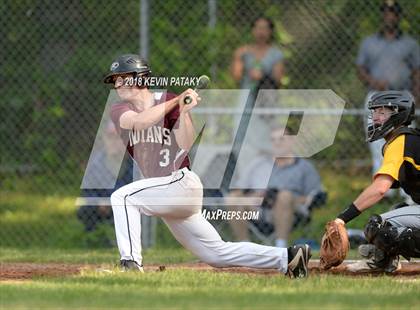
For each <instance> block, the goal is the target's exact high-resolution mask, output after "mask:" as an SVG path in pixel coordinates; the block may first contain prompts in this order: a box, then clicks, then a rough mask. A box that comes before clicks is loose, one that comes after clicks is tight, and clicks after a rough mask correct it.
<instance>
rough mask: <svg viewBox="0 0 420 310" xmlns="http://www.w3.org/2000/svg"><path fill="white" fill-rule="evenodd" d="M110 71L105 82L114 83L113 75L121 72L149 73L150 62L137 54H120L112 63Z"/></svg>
mask: <svg viewBox="0 0 420 310" xmlns="http://www.w3.org/2000/svg"><path fill="white" fill-rule="evenodd" d="M109 70H110V72H109V73H108V75H107V76H105V78H104V83H114V81H113V77H114V76H115V75H120V74H130V73H132V74H135V75H143V76H144V75H149V74H150V73H151V72H152V71H151V70H150V67H149V64H148V63H147V61H146V60H145V59H143V58H141V57H140V56H139V55H136V54H126V55H121V56H118V57H117V58H116V59H115V60H114V61H113V62H112V64H111V67H110V69H109Z"/></svg>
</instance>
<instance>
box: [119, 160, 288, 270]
mask: <svg viewBox="0 0 420 310" xmlns="http://www.w3.org/2000/svg"><path fill="white" fill-rule="evenodd" d="M202 200H203V186H202V184H201V181H200V179H199V177H198V176H197V175H196V174H195V173H194V172H192V171H190V170H189V169H187V168H183V169H181V170H178V171H175V172H173V173H172V175H170V176H167V177H159V178H150V179H144V180H140V181H136V182H133V183H131V184H128V185H126V186H124V187H121V188H119V189H118V190H117V191H115V192H114V193H113V194H112V195H111V203H112V210H113V212H114V223H115V233H116V236H117V243H118V248H119V251H120V254H121V259H127V260H135V261H136V262H138V263H139V264H142V256H141V238H140V233H141V227H140V226H141V225H140V215H141V214H145V215H148V216H159V217H161V218H162V219H163V221H164V222H165V223H166V225H167V226H168V227H169V229H170V231H171V232H172V234H173V235H174V237H175V238H176V240H178V242H179V243H181V244H182V245H183V246H184V247H185V248H186V249H187V250H189V251H190V252H191V253H193V254H194V255H196V256H197V257H198V258H200V260H202V261H203V262H205V263H207V264H209V265H211V266H214V267H233V266H241V267H252V268H275V269H278V270H279V271H281V272H283V273H286V271H287V263H288V262H287V249H286V248H276V247H270V246H264V245H259V244H255V243H251V242H225V241H223V240H222V239H221V237H220V235H219V234H218V232H217V231H216V229H215V228H214V227H213V226H212V225H211V224H210V223H209V222H208V221H207V220H206V219H204V217H203V216H202V214H201V206H202Z"/></svg>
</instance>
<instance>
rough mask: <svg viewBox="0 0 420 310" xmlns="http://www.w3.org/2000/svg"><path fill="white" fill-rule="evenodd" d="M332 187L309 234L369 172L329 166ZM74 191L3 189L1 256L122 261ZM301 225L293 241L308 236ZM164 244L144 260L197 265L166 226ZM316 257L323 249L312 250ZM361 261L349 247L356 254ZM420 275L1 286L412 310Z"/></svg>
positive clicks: (92, 278)
mask: <svg viewBox="0 0 420 310" xmlns="http://www.w3.org/2000/svg"><path fill="white" fill-rule="evenodd" d="M321 175H322V178H323V182H324V185H325V187H326V189H327V190H328V193H329V200H328V203H327V205H326V206H325V207H324V208H322V209H318V210H315V211H314V213H313V221H312V223H311V224H310V229H309V230H306V232H308V233H309V235H307V237H310V238H314V239H317V240H319V239H320V237H321V235H322V231H323V226H324V225H325V222H326V221H328V220H331V219H333V218H334V217H335V215H336V214H337V213H338V212H339V211H340V210H342V209H343V208H345V207H346V206H347V204H348V203H349V202H351V201H352V200H354V198H355V197H356V196H357V194H358V193H359V192H360V191H361V190H363V188H364V187H365V186H366V185H368V184H369V176H368V175H357V174H354V175H352V176H349V175H346V174H345V173H343V174H334V173H333V172H331V171H328V170H323V171H321ZM74 201H75V196H73V195H70V194H68V195H65V194H63V193H56V194H50V195H45V194H41V193H30V192H24V191H19V190H18V189H16V190H12V191H10V190H9V191H5V190H0V227H1V229H0V262H2V263H5V262H33V263H50V262H56V263H69V264H95V265H96V264H104V265H106V266H109V267H112V266H113V265H114V264H115V263H117V262H118V260H119V255H118V250H117V248H116V247H115V246H114V247H113V248H111V249H109V248H101V240H102V238H103V237H104V236H105V237H110V236H113V235H114V232H113V228H112V227H111V226H109V225H106V226H103V227H101V229H99V230H98V231H97V232H96V233H94V234H87V233H85V232H84V230H83V226H82V225H81V223H79V221H78V220H77V218H76V210H77V207H76V206H75V204H74ZM389 206H390V203H382V204H380V205H378V206H376V207H375V208H373V209H371V210H368V212H364V213H363V214H362V215H361V216H359V217H358V218H357V219H356V220H354V221H352V222H351V223H350V225H348V226H349V227H352V228H359V229H360V228H363V225H364V224H365V222H366V220H367V218H368V217H369V215H370V214H372V213H378V212H382V211H384V210H386V209H387V208H388V207H389ZM302 233H303V232H302V230H297V231H295V232H294V233H293V234H292V237H291V239H294V238H298V237H301V234H302ZM157 244H158V246H157V247H155V248H153V249H149V250H147V251H145V252H144V253H143V254H144V264H145V265H148V264H170V263H179V262H192V261H196V258H195V257H193V256H192V255H191V254H189V253H188V252H187V251H185V250H184V249H182V248H180V247H179V245H178V243H177V242H176V241H175V240H174V238H173V237H172V236H171V235H170V233H169V232H168V230H167V228H166V227H165V226H164V225H162V223H159V226H158V232H157ZM314 257H317V253H314ZM354 257H356V254H355V252H354V251H353V252H351V253H350V255H349V258H354ZM419 291H420V281H419V280H418V279H413V278H407V279H398V278H393V277H387V276H381V277H366V278H360V277H359V278H350V277H344V276H332V275H328V276H327V275H323V276H313V277H311V278H309V279H307V280H304V281H291V280H290V279H288V278H286V277H284V276H283V275H280V274H279V275H278V276H263V275H246V274H230V273H217V272H211V271H193V270H171V269H169V270H167V271H165V272H149V273H146V274H143V275H139V274H103V273H97V272H95V271H84V272H83V273H82V274H81V275H76V276H68V277H60V278H58V277H55V278H54V277H50V278H47V277H38V278H33V279H32V280H29V281H20V282H17V281H9V282H7V281H6V282H1V283H0V301H1V304H0V307H1V308H8V309H14V308H45V307H52V308H87V307H94V308H130V309H132V308H182V309H184V308H185V309H201V308H206V307H207V308H216V309H219V308H241V309H247V308H248V309H256V308H258V309H261V308H273V309H274V308H275V309H280V308H282V307H283V308H295V309H302V308H323V309H324V308H327V309H336V308H347V309H351V308H363V309H365V308H369V309H371V308H374V309H375V308H376V309H379V308H381V309H382V308H385V309H386V308H388V309H394V308H406V309H410V308H411V309H415V308H416V306H415V305H416V304H417V305H418V304H420V296H419V294H418V292H419Z"/></svg>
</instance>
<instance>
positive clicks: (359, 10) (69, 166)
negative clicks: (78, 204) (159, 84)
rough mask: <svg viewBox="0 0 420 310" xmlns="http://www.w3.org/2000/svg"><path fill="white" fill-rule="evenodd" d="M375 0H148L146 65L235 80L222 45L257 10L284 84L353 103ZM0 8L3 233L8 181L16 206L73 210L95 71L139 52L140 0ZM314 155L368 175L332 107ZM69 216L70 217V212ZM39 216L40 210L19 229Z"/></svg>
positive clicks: (9, 220)
mask: <svg viewBox="0 0 420 310" xmlns="http://www.w3.org/2000/svg"><path fill="white" fill-rule="evenodd" d="M381 2H382V1H381V0H370V1H365V0H336V1H327V0H316V1H312V0H302V1H289V0H278V1H274V0H260V1H251V0H244V1H217V2H216V3H217V11H216V16H215V17H216V19H215V24H214V25H211V24H209V20H210V19H209V8H208V1H197V0H184V1H177V0H167V1H150V13H149V20H150V33H149V36H150V57H149V60H150V62H151V64H152V70H153V74H154V75H156V76H199V75H201V74H208V75H210V76H211V77H212V88H236V87H237V85H236V84H235V82H234V80H233V79H232V77H231V76H230V73H229V65H230V62H231V59H232V54H233V52H234V50H235V49H236V48H237V47H239V46H241V45H243V44H244V43H247V42H249V41H250V40H251V33H250V29H251V24H252V21H253V20H254V19H256V18H257V17H259V16H268V17H270V18H271V19H273V20H274V22H275V25H276V33H275V37H276V43H277V45H278V46H279V47H280V49H281V50H282V51H283V52H284V55H285V61H286V77H285V78H284V81H283V82H284V86H285V87H286V88H289V89H311V88H315V89H325V88H327V89H332V90H333V91H335V92H336V93H337V94H338V95H339V96H340V97H342V98H344V99H345V100H346V108H361V107H362V106H363V99H364V97H365V94H366V92H365V89H364V87H363V86H362V85H361V83H360V82H359V80H358V79H357V77H356V71H355V65H354V61H355V57H356V54H357V50H358V46H359V43H360V42H361V40H362V39H363V38H364V37H365V36H367V35H369V34H372V33H374V32H375V31H377V30H378V27H379V25H380V22H381V14H380V12H379V5H380V3H381ZM399 3H400V4H401V6H402V7H403V9H404V16H403V20H402V23H401V26H402V28H403V30H404V31H406V32H407V33H409V34H411V35H412V36H414V37H415V38H416V39H417V40H419V34H420V22H419V20H420V19H419V16H420V2H419V1H412V0H400V1H399ZM0 15H1V16H2V18H1V21H0V23H1V27H0V37H1V42H2V44H1V46H2V48H1V51H0V56H1V57H0V59H1V62H0V82H1V83H0V94H1V96H0V97H1V98H2V99H1V100H0V115H1V122H0V141H1V144H0V145H1V152H0V156H1V158H0V159H1V160H0V187H1V197H2V198H1V202H0V205H1V210H0V212H1V213H2V215H1V220H2V233H7V229H6V227H9V226H7V225H12V226H13V225H16V224H17V223H19V222H18V221H17V219H19V221H25V219H27V218H26V217H24V216H20V215H19V216H17V215H16V214H14V215H13V214H11V213H10V212H12V213H13V212H15V211H16V210H15V209H14V208H15V204H18V203H17V202H16V200H15V198H16V197H17V198H16V199H20V196H19V194H18V195H17V196H16V197H15V196H13V195H14V194H13V193H14V192H17V193H21V194H23V195H27V196H26V197H27V200H26V201H25V204H29V205H28V206H26V208H34V209H31V216H36V215H35V214H34V213H32V211H33V212H39V210H44V208H45V210H51V209H49V208H58V209H56V210H62V211H63V212H64V210H65V213H66V214H67V215H69V213H72V214H74V210H73V209H74V208H72V207H70V205H72V200H71V199H70V198H68V197H74V196H76V195H78V194H79V186H80V181H81V178H82V176H83V172H84V168H85V164H86V161H87V159H88V158H89V154H90V151H91V148H92V145H93V141H94V138H95V136H96V132H97V129H98V126H99V122H100V119H101V116H102V113H103V110H104V106H105V102H106V100H107V97H108V95H109V89H108V88H107V87H106V86H105V85H104V84H103V83H102V78H103V76H104V75H105V74H106V72H107V71H108V69H109V66H110V63H111V62H112V59H113V58H114V57H115V56H117V55H118V54H121V53H136V52H139V51H140V43H139V38H140V26H139V25H140V1H133V0H129V1H124V2H121V1H117V0H110V1H106V2H104V1H100V0H78V1H53V0H17V1H12V0H6V1H1V2H0ZM181 90H182V89H181V88H176V87H175V88H172V89H170V91H175V92H179V91H181ZM221 120H222V123H223V122H225V120H224V118H221ZM227 127H229V126H227ZM314 161H315V163H316V164H317V165H318V167H322V168H325V167H329V169H330V170H329V171H331V173H327V174H326V177H328V178H332V179H334V178H335V177H336V176H337V175H344V176H348V175H356V174H357V173H358V172H360V171H363V172H364V180H369V171H370V154H369V152H368V151H367V147H366V144H365V142H364V130H363V123H362V119H361V117H360V116H345V117H343V118H342V122H341V124H340V127H339V131H338V133H337V137H336V140H335V143H334V145H333V146H331V147H329V148H327V149H326V150H324V151H322V152H321V153H319V154H317V155H316V156H315V157H314ZM351 182H352V180H350V179H347V178H346V181H345V182H343V183H342V185H341V183H340V186H344V187H349V188H351V187H352V185H351ZM325 183H327V184H330V186H331V188H328V190H332V191H337V192H338V193H339V192H340V190H339V189H337V188H335V186H338V183H335V182H329V181H326V182H325ZM34 192H36V193H37V194H36V195H43V194H48V195H59V196H58V197H65V198H64V199H62V198H59V199H58V200H57V201H56V202H54V203H52V204H51V205H49V202H48V201H49V200H47V201H44V200H42V201H41V200H38V198H39V197H38V198H37V197H32V196H31V195H32V194H31V193H34ZM63 195H64V196H63ZM338 195H340V194H338ZM5 197H6V198H5ZM48 197H49V196H48ZM333 197H334V196H333ZM340 197H341V196H340ZM343 198H347V197H344V196H343V194H342V197H341V198H340V199H341V200H340V204H341V201H344V200H345V199H343ZM9 199H10V200H9ZM347 199H350V197H348V198H347ZM52 201H54V200H52ZM50 202H51V201H50ZM333 202H334V198H333ZM18 205H19V204H18ZM60 206H62V207H60ZM339 207H340V208H341V207H342V206H341V205H340V206H339ZM38 208H41V209H38ZM35 210H36V211H35ZM7 212H9V213H7ZM60 212H61V211H60ZM41 214H44V213H43V212H41ZM44 215H45V216H46V217H47V218H48V219H49V220H53V219H54V217H53V216H52V215H51V216H49V215H48V212H47V213H45V214H44ZM14 218H16V220H14ZM62 218H66V217H65V214H62ZM70 222H71V223H73V222H74V224H75V225H76V226H77V225H78V223H76V220H75V219H74V218H71V220H70ZM27 223H33V222H32V221H31V220H29V219H28V222H27ZM51 223H54V221H52V222H51ZM31 225H32V224H31ZM57 225H58V224H57ZM42 226H44V224H43V222H42V221H40V222H39V223H38V224H34V226H33V227H32V226H31V227H32V228H30V227H29V226H28V231H29V232H31V231H35V230H36V227H42ZM76 226H74V227H76ZM15 227H18V226H15ZM9 228H10V229H11V230H9V231H12V232H14V230H13V229H12V228H11V226H10V227H9ZM79 228H80V227H79ZM74 231H80V229H79V230H77V229H76V230H74ZM78 237H79V236H74V240H75V239H77V238H78ZM22 238H23V237H22ZM1 239H2V240H3V241H2V242H4V240H5V239H6V238H5V236H2V238H1ZM22 240H24V238H23V239H22ZM51 240H52V241H51V242H52V243H55V242H57V243H59V239H57V240H56V239H54V238H51ZM54 240H56V241H54Z"/></svg>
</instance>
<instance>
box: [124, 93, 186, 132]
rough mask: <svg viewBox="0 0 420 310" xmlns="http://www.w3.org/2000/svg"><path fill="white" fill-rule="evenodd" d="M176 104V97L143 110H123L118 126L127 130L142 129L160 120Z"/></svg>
mask: <svg viewBox="0 0 420 310" xmlns="http://www.w3.org/2000/svg"><path fill="white" fill-rule="evenodd" d="M177 105H178V97H176V98H173V99H171V100H169V101H166V102H165V103H163V104H158V105H155V106H153V107H151V108H149V109H146V110H144V111H143V112H140V113H136V112H134V111H128V112H125V113H124V114H123V115H121V117H120V126H121V128H124V129H129V130H132V129H134V130H142V129H146V128H149V127H151V126H153V125H155V124H156V123H158V122H159V121H161V120H162V119H163V118H164V116H165V114H167V113H168V112H169V111H171V110H172V109H173V108H175V107H176V106H177Z"/></svg>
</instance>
